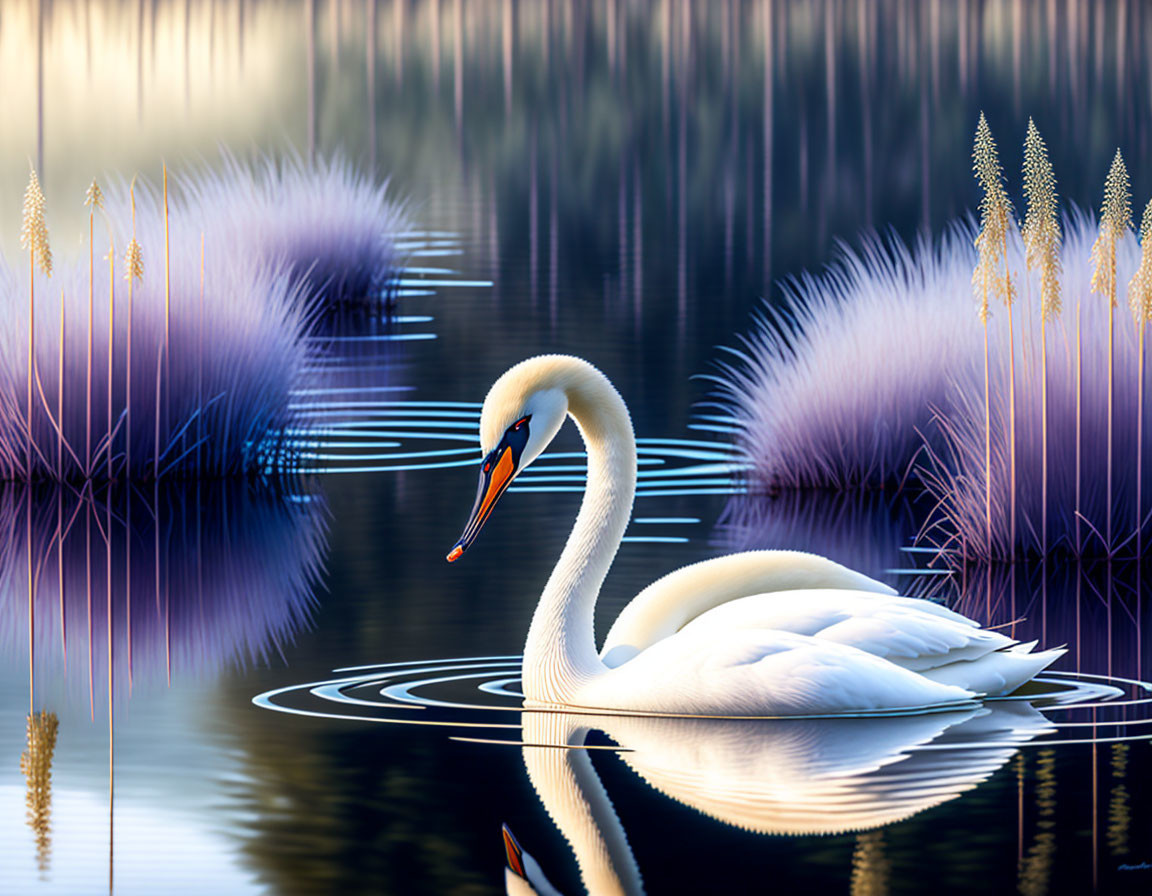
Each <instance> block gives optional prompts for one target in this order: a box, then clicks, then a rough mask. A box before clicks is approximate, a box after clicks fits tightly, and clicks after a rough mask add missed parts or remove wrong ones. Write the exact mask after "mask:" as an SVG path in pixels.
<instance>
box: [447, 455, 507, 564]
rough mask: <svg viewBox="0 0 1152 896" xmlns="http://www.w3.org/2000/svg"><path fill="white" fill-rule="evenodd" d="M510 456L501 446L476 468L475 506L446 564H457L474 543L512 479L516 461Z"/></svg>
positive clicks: (449, 553)
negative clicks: (477, 469) (477, 475)
mask: <svg viewBox="0 0 1152 896" xmlns="http://www.w3.org/2000/svg"><path fill="white" fill-rule="evenodd" d="M513 454H514V452H513V449H512V448H511V447H510V446H507V445H503V444H501V445H498V446H497V447H496V449H495V450H494V451H493V452H492V453H491V454H489V455H488V456H487V457H486V458H484V465H483V467H481V468H480V486H479V488H478V489H477V492H476V503H475V504H474V505H473V507H472V513H471V514H470V515H469V517H468V522H467V523H466V524H465V526H464V534H463V535H461V536H460V540H459V541H457V542H456V544H455V545H454V546H453V548H452V550H451V551H449V552H448V562H449V563H454V562H455V561H456V560H459V559H460V556H461V555H462V554H463V553H464V552H465V551H466V550H467V549H468V547H469V545H471V544H472V542H473V541H475V540H476V536H477V535H478V534H479V533H480V529H481V528H483V526H484V523H485V522H487V521H488V517H489V516H491V515H492V508H494V507H495V506H496V502H497V501H499V500H500V496H501V495H502V494H504V492H505V490H506V489H507V488H508V485H509V484H510V483H511V482H512V479H513V477H514V476H515V475H516V458H515V457H514V456H513Z"/></svg>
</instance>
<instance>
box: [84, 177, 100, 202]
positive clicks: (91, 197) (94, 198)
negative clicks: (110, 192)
mask: <svg viewBox="0 0 1152 896" xmlns="http://www.w3.org/2000/svg"><path fill="white" fill-rule="evenodd" d="M84 204H85V205H87V206H89V207H90V208H93V209H97V208H101V209H102V208H104V191H103V190H101V189H100V184H98V183H96V178H92V183H90V184H89V185H88V191H87V192H86V193H85V194H84Z"/></svg>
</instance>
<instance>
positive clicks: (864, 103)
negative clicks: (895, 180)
mask: <svg viewBox="0 0 1152 896" xmlns="http://www.w3.org/2000/svg"><path fill="white" fill-rule="evenodd" d="M870 9H871V6H869V5H868V4H867V3H861V4H859V5H858V6H857V7H856V29H857V42H858V45H859V55H860V109H861V114H860V123H861V130H862V131H863V133H862V135H861V141H860V142H861V143H863V145H864V224H865V226H866V227H868V228H870V227H871V226H872V90H871V77H870V76H871V60H872V55H871V53H870V52H869V41H870V40H871V37H872V21H871V15H870V12H869V10H870Z"/></svg>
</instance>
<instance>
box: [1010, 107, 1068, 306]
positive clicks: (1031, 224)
mask: <svg viewBox="0 0 1152 896" xmlns="http://www.w3.org/2000/svg"><path fill="white" fill-rule="evenodd" d="M1024 195H1025V196H1026V197H1027V200H1028V211H1027V214H1026V215H1025V217H1024V226H1023V227H1022V228H1021V231H1020V235H1021V236H1022V237H1023V239H1024V249H1025V259H1026V264H1027V265H1028V267H1029V268H1030V269H1031V268H1037V269H1039V271H1040V313H1041V314H1042V315H1043V317H1044V319H1045V320H1052V319H1053V318H1055V317H1056V315H1058V314H1059V313H1060V217H1059V210H1058V202H1057V195H1056V176H1055V174H1053V172H1052V163H1051V162H1050V161H1049V160H1048V148H1047V147H1046V146H1045V145H1044V139H1043V138H1042V137H1041V136H1040V132H1039V131H1038V130H1036V125H1035V124H1034V123H1033V121H1032V119H1031V118H1029V119H1028V132H1027V135H1026V136H1025V137H1024Z"/></svg>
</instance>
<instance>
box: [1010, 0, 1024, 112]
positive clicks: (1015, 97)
mask: <svg viewBox="0 0 1152 896" xmlns="http://www.w3.org/2000/svg"><path fill="white" fill-rule="evenodd" d="M1023 42H1024V6H1023V0H1012V108H1013V110H1014V111H1016V112H1017V113H1019V111H1020V61H1021V58H1022V57H1023V55H1024V48H1023V46H1022V44H1023Z"/></svg>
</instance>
